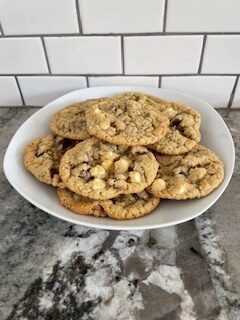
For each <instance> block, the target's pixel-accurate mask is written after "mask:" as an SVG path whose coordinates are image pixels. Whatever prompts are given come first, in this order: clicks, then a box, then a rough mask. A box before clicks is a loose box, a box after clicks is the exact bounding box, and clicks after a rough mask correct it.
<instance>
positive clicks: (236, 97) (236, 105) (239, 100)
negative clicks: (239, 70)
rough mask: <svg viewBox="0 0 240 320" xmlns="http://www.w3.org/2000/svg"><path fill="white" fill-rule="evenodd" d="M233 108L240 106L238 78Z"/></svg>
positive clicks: (239, 81)
mask: <svg viewBox="0 0 240 320" xmlns="http://www.w3.org/2000/svg"><path fill="white" fill-rule="evenodd" d="M232 108H240V80H239V79H238V84H237V88H236V91H235V95H234V99H233V103H232Z"/></svg>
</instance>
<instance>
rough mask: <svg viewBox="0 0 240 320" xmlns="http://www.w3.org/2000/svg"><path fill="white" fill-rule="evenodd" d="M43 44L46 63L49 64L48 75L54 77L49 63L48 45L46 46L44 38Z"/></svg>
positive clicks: (42, 39)
mask: <svg viewBox="0 0 240 320" xmlns="http://www.w3.org/2000/svg"><path fill="white" fill-rule="evenodd" d="M41 42H42V46H43V51H44V55H45V59H46V62H47V68H48V74H50V75H52V72H51V68H50V63H49V60H48V54H47V49H46V45H45V41H44V38H43V36H42V37H41Z"/></svg>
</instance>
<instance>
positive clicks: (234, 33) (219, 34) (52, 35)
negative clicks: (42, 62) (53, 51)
mask: <svg viewBox="0 0 240 320" xmlns="http://www.w3.org/2000/svg"><path fill="white" fill-rule="evenodd" d="M79 19H80V21H79V23H80V27H81V28H82V21H81V16H80V13H79ZM202 35H216V36H223V35H226V36H228V35H230V36H231V35H238V36H240V32H138V33H130V32H129V33H81V34H80V33H77V32H74V33H46V34H19V35H18V34H11V35H5V34H4V38H36V37H42V36H44V37H46V38H47V37H79V36H83V37H119V36H125V37H144V36H163V37H165V36H202Z"/></svg>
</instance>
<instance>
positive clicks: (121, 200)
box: [102, 190, 160, 220]
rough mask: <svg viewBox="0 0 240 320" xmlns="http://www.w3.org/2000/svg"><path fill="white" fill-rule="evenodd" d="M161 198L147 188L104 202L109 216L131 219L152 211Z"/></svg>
mask: <svg viewBox="0 0 240 320" xmlns="http://www.w3.org/2000/svg"><path fill="white" fill-rule="evenodd" d="M159 202H160V199H158V198H156V197H154V196H153V195H151V194H149V193H148V192H146V191H145V190H144V191H142V192H140V193H134V194H124V195H120V196H118V197H116V198H114V199H111V200H105V201H103V202H102V207H103V209H104V211H105V212H106V214H107V216H108V217H110V218H112V219H117V220H131V219H136V218H140V217H142V216H145V215H146V214H148V213H150V212H152V211H153V210H154V209H155V208H156V207H157V206H158V204H159Z"/></svg>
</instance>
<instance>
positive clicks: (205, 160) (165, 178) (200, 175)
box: [147, 145, 224, 200]
mask: <svg viewBox="0 0 240 320" xmlns="http://www.w3.org/2000/svg"><path fill="white" fill-rule="evenodd" d="M157 161H158V163H159V168H158V173H157V177H156V179H155V180H154V182H153V183H152V185H151V186H150V187H148V188H147V190H148V192H150V193H151V194H153V195H154V196H155V197H159V198H163V199H175V200H181V199H193V198H201V197H204V196H206V195H208V194H209V193H211V192H212V191H213V190H214V189H216V188H217V187H218V186H219V185H220V183H221V182H222V180H223V178H224V168H223V163H222V162H221V160H220V159H219V158H218V157H217V156H216V154H215V153H214V152H212V151H211V150H209V149H207V148H205V147H203V146H201V145H197V146H195V147H194V148H193V149H192V150H191V151H189V152H188V153H185V154H182V155H177V156H167V155H160V156H157Z"/></svg>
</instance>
